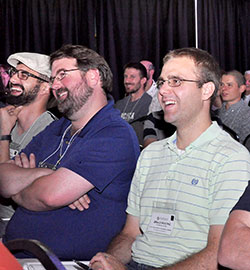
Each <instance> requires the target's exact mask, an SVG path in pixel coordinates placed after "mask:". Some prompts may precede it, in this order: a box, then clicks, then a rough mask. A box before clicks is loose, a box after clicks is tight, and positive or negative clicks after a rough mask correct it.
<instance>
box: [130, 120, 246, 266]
mask: <svg viewBox="0 0 250 270" xmlns="http://www.w3.org/2000/svg"><path fill="white" fill-rule="evenodd" d="M175 142H176V133H175V134H174V135H173V136H171V137H170V138H167V139H164V140H162V141H158V142H155V143H152V144H151V145H149V146H148V147H147V148H146V149H145V150H144V151H143V152H142V153H141V156H140V158H139V160H138V163H137V168H136V171H135V174H134V178H133V181H132V184H131V189H130V193H129V198H128V208H127V213H128V214H131V215H133V216H137V217H139V219H140V228H141V230H142V232H143V234H142V235H140V236H139V237H137V239H136V241H135V242H134V244H133V247H132V257H133V259H134V260H135V261H136V262H138V263H143V264H147V265H152V266H155V267H160V266H163V265H168V264H173V263H175V262H177V261H180V260H182V259H184V258H186V257H187V256H189V255H191V254H193V253H197V252H199V251H200V250H201V249H203V248H205V247H206V244H207V236H208V232H209V226H210V225H219V224H222V225H223V224H224V223H225V222H226V220H227V217H228V214H229V212H230V210H231V208H232V207H233V206H234V205H235V203H236V202H237V200H238V199H239V197H240V196H241V194H242V193H243V191H244V189H245V187H246V186H247V182H248V180H249V179H250V155H249V152H248V150H247V149H246V148H245V147H244V146H242V145H241V144H239V143H238V142H236V141H235V140H234V139H232V138H231V137H230V135H228V134H227V133H226V132H224V131H223V130H222V129H221V128H220V127H219V126H218V125H217V123H215V122H214V123H213V124H212V125H211V126H210V127H209V128H208V129H207V130H206V131H205V132H204V133H203V134H202V135H201V136H200V137H199V138H197V139H196V140H195V141H194V142H193V143H191V144H190V145H189V146H188V147H187V148H186V149H185V151H183V152H182V153H180V151H178V149H177V147H176V143H175ZM152 214H154V217H155V215H156V216H157V215H158V216H157V217H160V218H161V217H162V218H163V220H164V218H166V217H171V216H174V222H173V223H172V225H173V229H172V231H171V229H170V232H168V234H167V233H166V231H164V229H163V231H161V230H158V229H157V228H156V229H152V226H151V225H152V223H157V220H154V219H152ZM160 218H159V220H160ZM160 226H161V224H160V225H159V226H158V228H159V227H160ZM163 227H164V226H163Z"/></svg>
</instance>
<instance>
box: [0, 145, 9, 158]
mask: <svg viewBox="0 0 250 270" xmlns="http://www.w3.org/2000/svg"><path fill="white" fill-rule="evenodd" d="M9 148H10V143H9V141H0V163H3V162H6V161H8V160H9V159H10V150H9Z"/></svg>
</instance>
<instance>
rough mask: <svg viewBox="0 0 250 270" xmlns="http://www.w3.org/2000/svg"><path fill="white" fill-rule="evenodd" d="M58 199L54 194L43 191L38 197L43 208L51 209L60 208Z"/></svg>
mask: <svg viewBox="0 0 250 270" xmlns="http://www.w3.org/2000/svg"><path fill="white" fill-rule="evenodd" d="M59 202H60V200H59V199H58V198H57V197H56V196H55V194H52V193H50V194H46V193H44V194H43V196H42V197H40V203H41V205H43V207H44V210H53V209H57V208H60V207H61V205H60V203H59Z"/></svg>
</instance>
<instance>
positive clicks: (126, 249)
mask: <svg viewBox="0 0 250 270" xmlns="http://www.w3.org/2000/svg"><path fill="white" fill-rule="evenodd" d="M140 234H141V232H140V228H139V219H138V217H135V216H132V215H127V220H126V224H125V226H124V228H123V230H122V231H121V232H120V233H119V234H118V235H117V236H116V237H115V238H114V239H113V240H112V241H111V243H110V245H109V247H108V249H107V253H97V255H95V256H94V257H93V258H92V259H91V261H90V263H91V267H92V268H93V269H94V270H98V269H110V270H112V269H116V270H122V269H125V267H124V264H126V263H128V262H129V261H130V260H131V247H132V244H133V242H134V241H135V239H136V236H137V235H140Z"/></svg>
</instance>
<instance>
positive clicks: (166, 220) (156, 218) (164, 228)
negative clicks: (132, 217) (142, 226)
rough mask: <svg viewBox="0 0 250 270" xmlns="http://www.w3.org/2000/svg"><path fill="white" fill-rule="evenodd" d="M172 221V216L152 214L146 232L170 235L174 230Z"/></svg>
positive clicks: (173, 216)
mask: <svg viewBox="0 0 250 270" xmlns="http://www.w3.org/2000/svg"><path fill="white" fill-rule="evenodd" d="M174 220H175V215H174V214H166V213H152V217H151V220H150V223H149V226H148V231H149V232H154V233H163V234H168V235H170V234H171V233H172V231H173V228H174Z"/></svg>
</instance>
